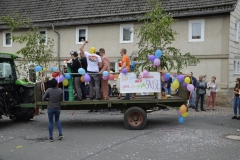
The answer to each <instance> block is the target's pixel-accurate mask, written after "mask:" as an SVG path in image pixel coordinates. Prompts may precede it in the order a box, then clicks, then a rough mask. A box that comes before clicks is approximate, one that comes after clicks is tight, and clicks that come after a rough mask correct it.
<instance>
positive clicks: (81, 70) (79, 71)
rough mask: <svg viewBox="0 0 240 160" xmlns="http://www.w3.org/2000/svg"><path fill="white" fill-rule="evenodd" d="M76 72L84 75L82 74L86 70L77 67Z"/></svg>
mask: <svg viewBox="0 0 240 160" xmlns="http://www.w3.org/2000/svg"><path fill="white" fill-rule="evenodd" d="M78 73H79V74H81V75H84V74H86V71H85V70H84V69H83V68H79V69H78Z"/></svg>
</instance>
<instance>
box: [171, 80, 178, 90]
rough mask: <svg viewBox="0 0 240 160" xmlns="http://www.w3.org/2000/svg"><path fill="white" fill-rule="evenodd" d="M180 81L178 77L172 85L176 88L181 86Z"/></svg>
mask: <svg viewBox="0 0 240 160" xmlns="http://www.w3.org/2000/svg"><path fill="white" fill-rule="evenodd" d="M179 85H180V84H179V82H178V80H177V79H175V80H174V81H173V83H172V87H173V88H174V89H178V88H179Z"/></svg>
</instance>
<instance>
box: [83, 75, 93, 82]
mask: <svg viewBox="0 0 240 160" xmlns="http://www.w3.org/2000/svg"><path fill="white" fill-rule="evenodd" d="M83 78H84V81H85V82H90V80H91V78H90V76H89V75H88V74H85V75H84V77H83Z"/></svg>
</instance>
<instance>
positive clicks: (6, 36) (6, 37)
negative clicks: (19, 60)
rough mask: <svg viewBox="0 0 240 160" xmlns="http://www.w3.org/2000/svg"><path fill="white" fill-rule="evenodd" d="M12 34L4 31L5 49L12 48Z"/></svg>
mask: <svg viewBox="0 0 240 160" xmlns="http://www.w3.org/2000/svg"><path fill="white" fill-rule="evenodd" d="M11 36H12V33H11V32H7V31H3V47H12V38H11Z"/></svg>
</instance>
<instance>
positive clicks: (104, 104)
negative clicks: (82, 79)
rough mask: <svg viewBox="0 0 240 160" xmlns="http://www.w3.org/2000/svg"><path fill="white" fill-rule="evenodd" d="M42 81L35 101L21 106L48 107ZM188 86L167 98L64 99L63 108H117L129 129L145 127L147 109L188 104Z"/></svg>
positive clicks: (36, 88)
mask: <svg viewBox="0 0 240 160" xmlns="http://www.w3.org/2000/svg"><path fill="white" fill-rule="evenodd" d="M40 85H41V84H40V83H36V84H35V103H33V104H26V103H25V104H21V107H35V108H40V109H43V110H44V109H47V104H48V102H43V101H42V92H41V90H40V88H41V87H40ZM188 94H189V93H188V91H187V89H186V88H183V87H180V88H179V94H178V95H172V97H171V98H167V99H156V98H155V96H154V95H148V96H136V97H135V98H134V99H130V100H121V99H117V97H110V98H109V100H90V99H87V100H83V101H63V102H61V109H62V110H91V109H93V110H101V109H117V110H120V111H121V113H123V114H124V116H123V120H124V124H125V126H126V127H127V128H128V129H133V130H138V129H143V128H144V127H145V125H146V123H147V111H148V110H152V111H156V110H159V109H161V107H180V106H181V105H182V104H186V100H187V97H188Z"/></svg>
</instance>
